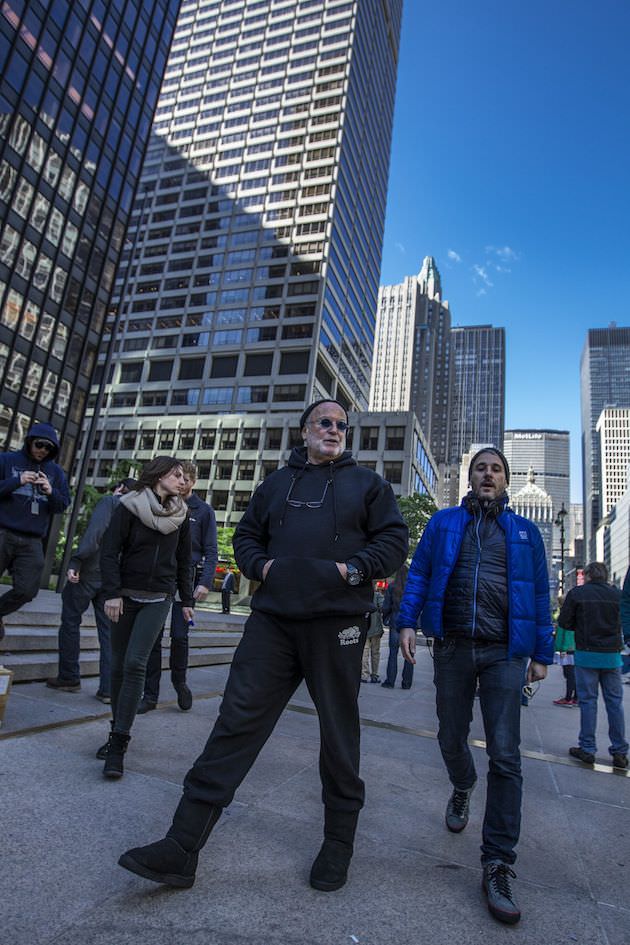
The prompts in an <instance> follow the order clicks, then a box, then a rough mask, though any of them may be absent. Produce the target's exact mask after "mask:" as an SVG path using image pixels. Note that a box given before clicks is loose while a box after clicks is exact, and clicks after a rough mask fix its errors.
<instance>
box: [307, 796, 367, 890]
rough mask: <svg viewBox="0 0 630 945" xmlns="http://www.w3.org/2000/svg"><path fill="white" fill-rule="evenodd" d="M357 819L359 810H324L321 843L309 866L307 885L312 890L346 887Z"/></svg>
mask: <svg viewBox="0 0 630 945" xmlns="http://www.w3.org/2000/svg"><path fill="white" fill-rule="evenodd" d="M358 819H359V812H358V811H334V810H331V809H330V808H329V807H327V808H326V813H325V820H324V842H323V844H322V846H321V849H320V851H319V853H318V854H317V856H316V857H315V862H314V863H313V866H312V867H311V875H310V884H311V886H312V887H313V889H320V890H322V891H323V892H334V891H335V890H336V889H341V887H342V886H344V885H345V883H346V880H347V878H348V867H349V866H350V860H351V859H352V853H353V851H354V835H355V832H356V829H357V822H358Z"/></svg>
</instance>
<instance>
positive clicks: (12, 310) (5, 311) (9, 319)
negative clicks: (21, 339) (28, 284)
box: [0, 289, 24, 328]
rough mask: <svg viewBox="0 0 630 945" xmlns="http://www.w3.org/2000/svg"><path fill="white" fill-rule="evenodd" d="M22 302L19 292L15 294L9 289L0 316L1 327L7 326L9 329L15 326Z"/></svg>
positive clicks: (13, 290)
mask: <svg viewBox="0 0 630 945" xmlns="http://www.w3.org/2000/svg"><path fill="white" fill-rule="evenodd" d="M23 301H24V299H23V297H22V295H21V294H20V293H19V292H16V291H15V289H9V291H8V292H7V295H6V298H5V300H4V305H3V306H2V315H1V316H0V322H2V324H3V325H7V326H8V327H9V328H15V327H16V326H17V323H18V319H19V317H20V311H21V309H22V302H23Z"/></svg>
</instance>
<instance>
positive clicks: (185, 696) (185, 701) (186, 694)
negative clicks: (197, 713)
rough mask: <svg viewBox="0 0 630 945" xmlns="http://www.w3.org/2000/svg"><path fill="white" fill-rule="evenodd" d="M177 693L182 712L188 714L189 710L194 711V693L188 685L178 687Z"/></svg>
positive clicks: (183, 684)
mask: <svg viewBox="0 0 630 945" xmlns="http://www.w3.org/2000/svg"><path fill="white" fill-rule="evenodd" d="M176 692H177V705H178V706H179V707H180V709H181V710H182V712H188V710H189V709H192V703H193V698H192V692H191V691H190V689H189V688H188V686H187V685H186V683H182V684H181V686H178V687H177V689H176Z"/></svg>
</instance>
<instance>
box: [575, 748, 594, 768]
mask: <svg viewBox="0 0 630 945" xmlns="http://www.w3.org/2000/svg"><path fill="white" fill-rule="evenodd" d="M569 754H570V755H571V757H572V758H577V760H578V761H581V762H583V764H585V765H594V764H595V755H592V754H591V752H590V751H584V749H583V748H569Z"/></svg>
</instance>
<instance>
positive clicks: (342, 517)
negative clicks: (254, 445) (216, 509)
mask: <svg viewBox="0 0 630 945" xmlns="http://www.w3.org/2000/svg"><path fill="white" fill-rule="evenodd" d="M290 489H291V495H290V499H291V501H293V500H297V501H301V502H310V503H314V504H315V506H316V507H314V508H308V507H307V506H302V507H298V508H296V507H294V506H291V505H289V504H288V503H287V497H288V493H289V490H290ZM322 500H323V501H322ZM320 501H321V506H319V502H320ZM407 548H408V532H407V526H406V525H405V522H404V520H403V518H402V515H401V514H400V510H399V508H398V505H397V503H396V498H395V496H394V493H393V491H392V488H391V486H390V485H389V483H387V482H385V480H384V479H382V478H381V477H380V476H379V475H377V474H376V473H375V472H373V471H372V470H371V469H366V468H365V467H364V466H359V465H357V463H356V461H355V460H354V459H353V458H352V455H351V454H350V452H348V451H346V452H344V453H343V454H342V455H341V456H340V458H339V459H338V460H335V461H334V462H330V463H323V464H321V465H319V464H318V465H313V464H312V463H309V462H308V461H307V459H306V450H305V448H304V447H297V448H295V449H294V450H293V451H292V453H291V456H290V458H289V463H288V465H287V466H285V467H284V468H283V469H278V470H277V471H276V472H273V473H271V475H270V476H267V478H266V479H265V480H264V481H263V482H262V483H261V484H260V485H259V486H258V488H257V489H256V491H255V492H254V495H253V496H252V498H251V501H250V503H249V505H248V507H247V511H246V512H245V514H244V515H243V517H242V519H241V521H240V522H239V524H238V526H237V528H236V532H235V534H234V553H235V555H236V560H237V562H238V566H239V567H240V569H241V571H242V572H243V574H245V575H246V577H249V578H253V579H255V580H257V581H261V580H262V570H263V566H264V565H265V563H266V562H267V561H269V560H270V559H271V558H273V559H274V562H273V564H272V565H271V567H270V569H269V571H268V573H267V577H266V579H265V581H264V582H263V583H262V584H261V586H260V587H259V588H258V590H257V591H256V592H255V594H254V596H253V598H252V609H254V610H262V611H264V612H266V613H271V614H275V615H277V616H279V617H292V618H297V619H310V618H313V617H317V616H320V615H329V616H333V615H338V616H342V615H344V614H348V615H358V614H362V613H367V612H370V611H373V610H374V604H373V602H372V596H373V594H372V584H371V581H372V580H373V579H375V578H383V577H387V576H388V575H390V574H393V573H394V572H395V571H396V570H397V569H398V568H399V567H400V566H401V564H402V563H403V562H404V560H405V557H406V555H407ZM336 561H339V562H350V563H351V564H353V565H354V566H355V567H356V568H358V569H359V571H361V572H362V573H363V575H364V581H363V583H362V585H360V586H358V587H351V586H350V585H349V584H348V583H347V582H346V581H345V580H344V579H343V578H342V577H341V574H340V572H339V569H338V568H337V566H336V564H335V562H336Z"/></svg>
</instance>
